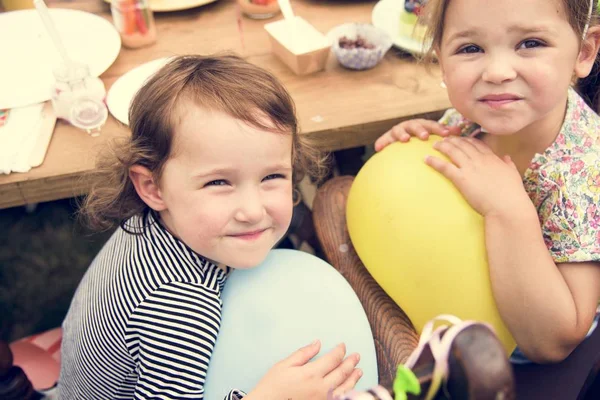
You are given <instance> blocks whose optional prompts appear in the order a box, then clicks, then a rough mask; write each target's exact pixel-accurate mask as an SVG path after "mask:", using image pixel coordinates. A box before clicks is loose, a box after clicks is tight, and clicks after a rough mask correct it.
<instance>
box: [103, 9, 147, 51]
mask: <svg viewBox="0 0 600 400" xmlns="http://www.w3.org/2000/svg"><path fill="white" fill-rule="evenodd" d="M110 10H111V13H112V17H113V23H114V25H115V27H116V28H117V31H119V34H120V35H121V43H122V44H123V46H125V47H128V48H131V49H135V48H138V47H144V46H149V45H151V44H153V43H156V24H155V23H154V14H153V13H152V9H150V6H149V5H148V1H147V0H112V1H111V5H110Z"/></svg>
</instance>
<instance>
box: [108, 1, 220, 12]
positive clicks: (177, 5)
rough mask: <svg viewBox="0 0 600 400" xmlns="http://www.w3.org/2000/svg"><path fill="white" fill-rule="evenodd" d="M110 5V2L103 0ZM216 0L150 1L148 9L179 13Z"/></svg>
mask: <svg viewBox="0 0 600 400" xmlns="http://www.w3.org/2000/svg"><path fill="white" fill-rule="evenodd" d="M104 1H105V2H107V3H110V0H104ZM215 1H217V0H150V8H151V9H152V11H156V12H167V11H179V10H187V9H189V8H194V7H200V6H203V5H205V4H209V3H213V2H215Z"/></svg>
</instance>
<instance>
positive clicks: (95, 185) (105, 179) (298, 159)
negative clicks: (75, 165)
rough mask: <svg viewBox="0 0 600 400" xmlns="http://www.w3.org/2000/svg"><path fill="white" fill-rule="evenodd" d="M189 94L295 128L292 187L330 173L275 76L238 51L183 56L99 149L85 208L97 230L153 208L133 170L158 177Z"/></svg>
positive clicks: (277, 127) (270, 124) (252, 120)
mask: <svg viewBox="0 0 600 400" xmlns="http://www.w3.org/2000/svg"><path fill="white" fill-rule="evenodd" d="M189 100H191V101H193V103H194V104H195V105H197V106H200V107H203V108H205V109H208V110H213V111H220V112H224V113H226V114H228V115H230V116H232V117H233V118H235V119H238V120H241V121H244V122H246V123H248V124H250V125H252V126H254V127H257V128H259V129H264V130H268V131H276V132H283V133H288V132H289V133H290V134H291V135H292V164H293V182H294V186H296V184H297V183H298V182H299V181H300V180H301V179H302V178H303V177H304V176H306V175H309V176H311V177H313V178H315V179H320V178H321V177H323V176H324V175H325V172H326V167H325V165H326V163H325V159H324V156H323V155H322V154H321V153H320V152H319V151H318V150H317V148H316V146H314V145H313V144H312V143H311V141H310V138H309V137H308V136H306V135H302V134H300V133H299V127H298V121H297V119H296V114H295V106H294V102H293V100H292V98H291V96H290V95H289V93H288V92H287V91H286V89H285V88H284V87H283V85H282V84H281V83H280V82H279V81H278V80H277V79H276V78H275V77H274V76H273V75H272V74H270V73H269V72H267V71H265V70H264V69H262V68H259V67H257V66H255V65H253V64H251V63H249V62H247V61H245V60H243V59H242V58H240V57H238V56H236V55H233V54H217V55H210V56H202V55H185V56H178V57H174V58H173V59H171V60H170V61H169V62H168V63H167V64H166V65H165V66H164V67H162V68H161V69H160V70H159V71H158V72H157V73H156V74H154V75H153V76H152V77H151V78H150V79H149V80H148V81H147V82H146V83H145V84H144V86H143V87H142V88H141V89H140V90H139V91H138V92H137V94H136V95H135V97H134V99H133V101H132V103H131V107H130V110H129V124H130V128H131V137H129V138H125V139H121V140H115V141H114V142H113V143H111V145H110V146H108V147H107V148H106V149H104V151H103V152H102V153H101V154H100V155H99V158H98V161H97V166H96V169H95V170H94V171H93V172H92V173H91V174H90V176H89V177H88V178H87V179H91V180H92V186H91V190H90V191H89V194H88V195H87V197H86V198H85V199H84V200H83V204H82V207H81V210H80V216H81V217H82V218H83V221H84V223H85V224H86V225H87V226H89V227H90V228H92V229H95V230H104V229H110V228H112V227H114V226H116V225H117V224H118V225H120V226H124V223H125V221H127V220H128V219H129V218H130V217H132V216H134V215H138V214H141V213H143V212H144V211H146V210H147V209H148V206H147V205H146V204H145V203H144V202H143V201H142V200H141V199H140V197H139V196H138V194H137V192H136V190H135V188H134V186H133V183H132V182H131V180H130V178H129V169H130V168H131V167H132V166H134V165H141V166H144V167H146V168H148V169H149V170H150V171H152V173H153V175H154V179H155V182H160V177H161V174H162V171H163V168H164V165H165V162H166V161H167V160H168V158H169V156H170V155H171V152H172V146H173V134H174V128H175V126H176V125H177V118H178V113H177V112H176V110H177V106H178V105H179V104H180V103H181V102H182V101H189ZM257 111H258V112H257ZM264 116H267V117H268V120H265V118H264ZM295 194H298V192H297V190H295Z"/></svg>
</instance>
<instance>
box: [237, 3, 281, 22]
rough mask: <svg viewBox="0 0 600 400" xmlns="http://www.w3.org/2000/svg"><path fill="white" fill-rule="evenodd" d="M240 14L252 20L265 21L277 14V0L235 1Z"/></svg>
mask: <svg viewBox="0 0 600 400" xmlns="http://www.w3.org/2000/svg"><path fill="white" fill-rule="evenodd" d="M237 3H238V4H239V6H240V9H241V10H242V13H243V14H244V15H245V16H247V17H248V18H252V19H267V18H271V17H273V16H275V15H277V14H279V3H278V2H277V0H237Z"/></svg>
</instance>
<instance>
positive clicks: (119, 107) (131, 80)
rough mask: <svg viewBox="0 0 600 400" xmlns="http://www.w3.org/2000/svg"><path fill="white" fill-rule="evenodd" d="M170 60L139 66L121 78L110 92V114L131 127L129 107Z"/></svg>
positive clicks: (108, 97)
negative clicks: (147, 83)
mask: <svg viewBox="0 0 600 400" xmlns="http://www.w3.org/2000/svg"><path fill="white" fill-rule="evenodd" d="M168 61H169V58H168V57H167V58H159V59H156V60H153V61H149V62H147V63H145V64H142V65H139V66H137V67H135V68H134V69H132V70H131V71H128V72H127V73H125V74H124V75H123V76H121V77H120V78H119V79H117V81H116V82H115V83H113V85H112V86H111V87H110V90H109V91H108V95H107V96H106V104H107V105H108V110H109V111H110V113H111V114H112V115H113V116H114V117H115V118H116V119H118V120H119V121H121V122H122V123H124V124H125V125H129V105H130V104H131V100H133V97H134V96H135V94H136V93H137V91H138V90H139V89H140V88H141V87H142V86H143V85H144V83H145V82H146V80H147V79H148V78H150V77H151V76H152V75H153V74H154V73H155V72H156V71H158V70H159V69H160V68H161V67H162V66H164V65H165V64H166V63H167V62H168Z"/></svg>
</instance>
